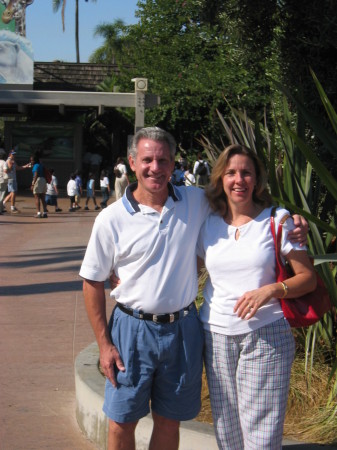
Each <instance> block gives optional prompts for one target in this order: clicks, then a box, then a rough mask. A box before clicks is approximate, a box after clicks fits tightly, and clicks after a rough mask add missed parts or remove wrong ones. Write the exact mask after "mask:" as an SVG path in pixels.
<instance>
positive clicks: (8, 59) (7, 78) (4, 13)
mask: <svg viewBox="0 0 337 450" xmlns="http://www.w3.org/2000/svg"><path fill="white" fill-rule="evenodd" d="M33 1H34V0H0V15H1V20H0V84H4V83H6V84H29V85H32V84H33V76H34V55H33V49H32V45H31V43H30V41H28V39H26V7H27V6H29V5H31V4H32V3H33Z"/></svg>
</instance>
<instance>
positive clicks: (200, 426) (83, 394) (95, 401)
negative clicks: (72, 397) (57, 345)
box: [75, 342, 218, 450]
mask: <svg viewBox="0 0 337 450" xmlns="http://www.w3.org/2000/svg"><path fill="white" fill-rule="evenodd" d="M98 360H99V351H98V346H97V344H96V342H94V343H92V344H90V345H89V346H88V347H87V348H85V349H84V350H82V352H80V353H79V354H78V356H77V358H76V360H75V390H76V419H77V423H78V425H79V427H80V429H81V430H82V432H83V433H84V434H85V436H86V437H87V438H88V439H89V440H90V441H92V442H94V443H95V444H96V445H97V446H98V448H99V449H101V450H106V449H107V432H108V420H107V418H106V416H105V414H104V413H103V411H102V407H103V397H104V385H105V380H104V377H103V376H102V375H101V373H100V372H99V369H98ZM152 424H153V422H152V418H151V415H150V414H149V415H148V416H146V417H143V418H142V419H141V420H140V421H139V423H138V426H137V428H136V448H137V450H146V449H148V444H149V441H150V436H151V433H152ZM205 448H207V450H217V449H218V446H217V443H216V439H215V435H214V431H213V427H212V426H211V425H208V424H205V423H201V422H197V421H195V420H189V421H186V422H182V423H181V426H180V444H179V450H199V449H200V450H204V449H205Z"/></svg>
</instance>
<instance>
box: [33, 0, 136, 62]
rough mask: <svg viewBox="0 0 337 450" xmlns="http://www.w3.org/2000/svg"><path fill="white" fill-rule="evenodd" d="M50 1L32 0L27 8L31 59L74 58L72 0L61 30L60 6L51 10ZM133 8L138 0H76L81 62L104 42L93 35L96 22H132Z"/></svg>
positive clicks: (73, 13)
mask: <svg viewBox="0 0 337 450" xmlns="http://www.w3.org/2000/svg"><path fill="white" fill-rule="evenodd" d="M52 3H53V2H52V0H34V2H33V3H32V4H31V5H30V6H27V9H26V37H27V39H28V40H29V41H30V42H31V43H32V46H33V51H34V61H37V62H48V61H55V60H60V61H64V62H76V49H75V0H67V4H66V10H65V31H64V32H63V31H62V18H61V8H60V9H59V11H58V12H57V13H54V11H53V7H52ZM136 9H137V0H97V1H96V2H93V1H91V0H88V2H86V1H85V0H79V28H80V39H79V40H80V62H81V63H82V62H83V63H85V62H88V59H89V57H90V55H91V54H92V53H93V52H94V51H95V50H96V49H97V48H98V47H100V46H101V45H102V43H103V40H102V39H101V38H98V37H94V29H95V27H96V26H97V25H99V24H101V23H112V22H114V21H115V20H116V19H122V20H123V21H124V22H125V23H126V24H127V25H130V24H133V23H135V22H136V18H135V15H134V14H135V11H136Z"/></svg>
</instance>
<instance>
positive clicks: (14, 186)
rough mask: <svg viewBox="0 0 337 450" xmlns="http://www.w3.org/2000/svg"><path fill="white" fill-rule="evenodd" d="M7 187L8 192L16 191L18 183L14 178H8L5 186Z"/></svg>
mask: <svg viewBox="0 0 337 450" xmlns="http://www.w3.org/2000/svg"><path fill="white" fill-rule="evenodd" d="M7 189H8V192H17V190H18V185H17V182H16V180H13V179H9V180H8V187H7Z"/></svg>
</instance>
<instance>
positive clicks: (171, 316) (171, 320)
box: [170, 314, 174, 323]
mask: <svg viewBox="0 0 337 450" xmlns="http://www.w3.org/2000/svg"><path fill="white" fill-rule="evenodd" d="M172 322H174V314H170V323H172Z"/></svg>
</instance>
